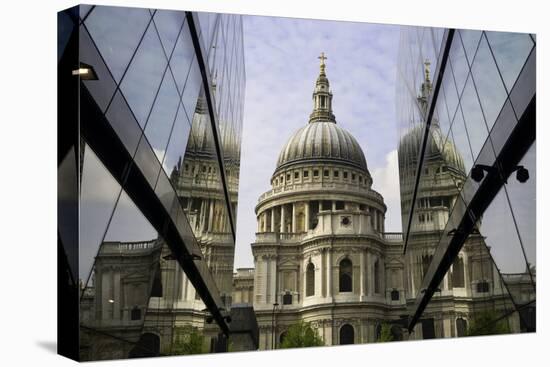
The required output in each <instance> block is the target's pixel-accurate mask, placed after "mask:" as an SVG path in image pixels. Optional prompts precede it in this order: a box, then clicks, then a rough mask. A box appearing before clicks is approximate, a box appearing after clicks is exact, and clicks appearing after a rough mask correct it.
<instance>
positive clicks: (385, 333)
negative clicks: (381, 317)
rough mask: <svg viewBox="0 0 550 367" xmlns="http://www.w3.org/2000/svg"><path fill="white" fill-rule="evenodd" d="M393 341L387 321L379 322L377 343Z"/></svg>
mask: <svg viewBox="0 0 550 367" xmlns="http://www.w3.org/2000/svg"><path fill="white" fill-rule="evenodd" d="M391 341H393V334H392V333H391V325H390V324H388V323H387V322H385V323H383V324H381V327H380V335H378V339H377V340H376V342H377V343H384V342H391Z"/></svg>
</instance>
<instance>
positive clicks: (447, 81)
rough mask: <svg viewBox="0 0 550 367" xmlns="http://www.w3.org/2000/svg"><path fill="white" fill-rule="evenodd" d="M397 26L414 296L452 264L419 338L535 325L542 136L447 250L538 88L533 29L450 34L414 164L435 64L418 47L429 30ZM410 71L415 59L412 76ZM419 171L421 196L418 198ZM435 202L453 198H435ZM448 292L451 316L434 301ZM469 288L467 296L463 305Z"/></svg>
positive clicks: (399, 113)
mask: <svg viewBox="0 0 550 367" xmlns="http://www.w3.org/2000/svg"><path fill="white" fill-rule="evenodd" d="M401 33H402V35H401V41H400V43H401V44H400V58H399V65H400V70H399V71H398V85H399V86H398V89H397V116H398V127H399V129H400V134H401V138H400V146H399V170H400V172H399V174H400V186H401V200H402V215H403V218H404V221H403V223H404V225H406V224H407V221H406V220H405V219H408V218H409V211H410V209H411V207H412V208H413V212H412V213H413V215H412V226H411V228H410V232H409V243H408V247H407V250H406V251H407V254H408V257H409V259H411V261H412V262H411V265H410V267H411V270H410V272H411V273H410V276H411V280H410V284H409V287H410V288H409V289H410V292H411V294H410V297H417V298H416V302H418V301H419V300H420V299H421V298H422V297H423V293H422V292H420V291H421V290H422V287H427V285H428V284H429V282H430V281H431V279H432V277H433V276H434V274H435V270H436V269H437V267H438V266H439V265H440V264H442V263H443V262H445V264H447V263H449V264H450V265H449V268H448V270H447V274H446V275H445V276H444V277H443V279H442V281H441V282H440V285H439V288H438V289H436V291H435V292H434V295H433V296H432V297H431V299H430V301H429V305H428V306H427V308H426V309H425V310H424V312H423V313H422V315H421V316H420V320H419V322H418V323H417V325H416V326H415V328H414V330H413V331H414V334H411V337H413V338H415V339H418V338H432V337H449V336H451V337H452V336H468V335H488V334H503V333H517V332H526V331H534V330H535V316H534V312H535V300H536V293H535V278H536V266H535V265H534V264H535V263H536V256H535V222H536V218H535V180H534V179H533V177H535V176H536V174H535V169H536V168H535V144H533V145H532V146H531V148H530V149H529V151H528V152H527V154H525V155H524V156H523V158H522V159H521V161H520V163H519V164H518V166H517V167H516V168H515V171H514V172H512V174H511V175H510V176H509V177H508V178H504V179H503V180H502V183H501V187H500V189H499V191H498V194H497V195H496V197H495V198H494V199H492V201H491V202H490V203H489V204H488V206H487V209H486V210H485V211H484V212H483V213H482V215H480V217H479V218H478V219H477V220H476V223H475V226H474V230H473V231H472V232H471V233H469V236H468V237H467V238H466V240H465V241H464V242H463V243H461V244H460V252H459V254H458V255H457V256H456V257H454V258H452V259H448V258H446V255H445V254H446V251H447V249H448V248H450V247H449V246H451V241H452V239H453V238H454V237H455V236H456V235H457V234H456V233H455V232H456V231H457V229H458V228H459V227H460V226H461V224H462V223H463V220H464V219H465V218H466V219H468V218H472V215H473V212H469V210H470V207H469V206H470V204H471V203H473V201H474V200H476V202H477V203H478V204H479V202H480V200H481V199H482V198H481V197H480V196H479V195H477V194H478V190H481V189H482V187H483V184H484V183H485V182H486V180H487V177H489V175H490V174H492V173H497V174H498V172H500V171H498V169H499V168H497V171H493V170H494V169H493V168H492V166H493V165H494V164H495V161H496V159H497V157H498V156H499V154H500V153H501V152H502V151H503V149H505V148H506V143H507V140H508V138H509V137H510V135H511V134H512V133H513V130H514V128H516V126H517V124H518V118H520V117H521V115H522V114H523V111H524V110H525V108H526V107H527V105H528V103H529V102H531V99H532V98H533V96H534V95H535V78H534V74H535V62H534V58H532V56H533V55H534V54H535V52H534V47H535V44H534V42H533V38H532V37H530V35H528V34H517V33H505V32H483V31H476V30H457V31H456V32H455V33H454V37H453V39H452V41H451V47H450V51H449V56H448V57H449V59H448V62H447V64H446V68H445V71H444V73H443V75H442V79H441V80H440V82H441V89H440V91H439V94H438V96H437V99H435V103H436V105H435V109H434V116H433V119H432V121H431V123H432V126H431V127H430V132H429V135H428V140H427V145H426V152H425V154H424V156H423V157H420V158H421V159H422V165H421V166H420V168H417V161H418V153H417V152H418V151H419V149H420V146H421V141H422V138H423V131H424V126H422V122H423V119H421V118H419V116H418V115H419V114H418V107H420V111H421V113H420V115H422V109H424V111H427V109H428V108H429V106H428V104H427V103H426V101H428V100H429V98H427V95H426V94H427V93H426V91H427V92H428V95H429V93H431V91H432V90H433V84H434V83H436V82H437V80H436V79H435V78H428V77H427V76H426V75H428V76H430V77H431V74H430V73H429V72H430V69H429V68H426V62H425V60H419V59H418V57H417V56H415V55H416V53H415V51H413V50H411V48H417V49H419V48H420V47H419V44H418V39H422V37H423V35H424V34H425V33H426V29H421V28H413V27H404V28H403V30H402V32H401ZM411 33H412V34H411ZM416 52H418V51H416ZM436 54H437V53H436ZM429 61H432V60H429ZM415 63H416V65H415ZM422 64H424V67H423V68H422V69H421V71H418V69H419V67H420V66H422ZM431 64H432V65H433V62H432V63H431ZM428 66H429V65H428ZM413 70H417V71H416V75H414V76H412V75H411V74H410V73H411V71H413ZM419 78H421V79H420V82H419ZM432 79H433V80H432ZM514 100H516V101H518V103H517V106H518V108H515V105H514ZM520 101H521V102H520ZM516 110H519V111H520V112H519V113H518V112H517V111H516ZM414 122H417V123H418V122H419V123H420V126H418V125H415V124H414ZM419 131H421V132H422V133H419ZM413 136H414V139H413V138H412V137H413ZM417 170H418V171H417ZM518 172H519V173H518ZM417 177H419V178H420V179H419V184H418V186H417V187H416V190H417V201H416V202H415V203H412V201H411V198H412V193H413V191H414V189H415V186H414V182H415V179H416V178H417ZM490 184H491V185H492V184H494V183H490ZM488 185H489V184H488ZM485 189H486V188H484V190H485ZM437 203H442V204H444V207H445V209H444V210H442V209H443V208H440V207H438V206H437V205H433V204H437ZM447 203H448V204H447ZM403 230H404V232H406V231H407V228H406V227H404V228H403ZM428 236H430V237H428ZM434 237H435V238H436V239H435V240H426V238H434ZM453 246H455V244H453ZM442 296H447V297H455V298H453V299H454V302H455V303H454V305H455V306H454V308H453V307H451V309H447V311H448V312H449V313H448V314H447V315H452V316H451V317H448V316H443V314H442V313H441V312H438V311H436V310H437V309H438V308H441V310H443V309H444V308H445V306H444V305H443V304H442V303H440V301H439V300H440V299H442V298H441V297H442ZM466 299H467V300H468V306H466V305H464V307H462V306H459V304H460V302H461V301H460V300H466ZM417 304H418V303H417Z"/></svg>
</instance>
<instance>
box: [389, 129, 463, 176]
mask: <svg viewBox="0 0 550 367" xmlns="http://www.w3.org/2000/svg"><path fill="white" fill-rule="evenodd" d="M434 122H435V124H434V125H433V126H432V128H431V129H430V138H429V139H428V145H427V147H426V153H425V157H426V158H427V159H442V160H443V161H444V162H445V163H446V164H447V165H448V166H450V167H452V168H454V169H456V170H457V171H460V172H462V173H464V171H465V169H464V160H463V159H462V156H461V155H460V153H459V152H458V150H457V149H456V146H455V145H454V143H453V142H452V141H450V140H449V139H447V140H445V137H444V136H443V135H442V133H441V129H440V127H439V124H437V121H434ZM423 136H424V126H423V125H422V124H418V125H416V126H415V127H413V128H412V129H411V130H410V131H409V132H408V133H407V134H406V135H405V136H403V138H401V142H400V143H399V151H398V154H399V163H400V165H401V166H412V167H414V168H412V169H416V163H417V160H418V152H419V151H420V146H421V144H422V138H423ZM403 168H405V167H403Z"/></svg>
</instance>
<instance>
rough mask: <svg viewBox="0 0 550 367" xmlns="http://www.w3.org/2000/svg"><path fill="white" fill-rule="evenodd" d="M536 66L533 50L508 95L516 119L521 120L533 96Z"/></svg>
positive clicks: (535, 55) (535, 52)
mask: <svg viewBox="0 0 550 367" xmlns="http://www.w3.org/2000/svg"><path fill="white" fill-rule="evenodd" d="M536 65H537V49H536V48H534V49H533V51H532V52H531V54H530V55H529V59H528V60H527V63H526V64H525V66H524V68H523V70H522V72H521V74H520V76H519V78H518V80H517V81H516V84H515V85H514V89H513V90H512V93H511V94H510V99H511V100H512V105H513V106H514V110H515V112H516V114H517V117H518V119H519V118H521V116H522V115H523V113H524V112H525V109H526V108H527V106H528V105H529V103H530V102H531V100H532V98H533V97H534V96H535V93H536V83H537V75H536V71H537V67H536Z"/></svg>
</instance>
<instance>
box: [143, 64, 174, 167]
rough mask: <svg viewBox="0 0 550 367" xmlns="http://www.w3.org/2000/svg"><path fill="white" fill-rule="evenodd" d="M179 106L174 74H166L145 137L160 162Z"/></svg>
mask: <svg viewBox="0 0 550 367" xmlns="http://www.w3.org/2000/svg"><path fill="white" fill-rule="evenodd" d="M178 104H179V94H178V91H177V90H176V84H175V83H174V79H173V78H172V74H170V73H169V72H166V73H165V74H164V79H163V81H162V84H161V86H160V90H159V92H158V94H157V97H156V100H155V104H154V105H153V110H152V111H151V115H150V116H149V120H148V121H147V125H146V127H145V136H147V140H148V141H149V144H151V147H152V148H153V151H154V152H155V154H156V155H157V158H158V160H159V162H162V160H163V159H164V153H165V151H166V146H167V145H168V138H169V137H170V132H171V131H172V126H173V124H174V119H175V117H176V112H177V108H178Z"/></svg>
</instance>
